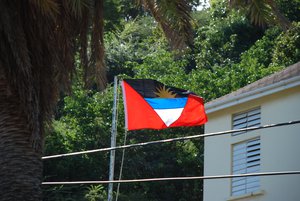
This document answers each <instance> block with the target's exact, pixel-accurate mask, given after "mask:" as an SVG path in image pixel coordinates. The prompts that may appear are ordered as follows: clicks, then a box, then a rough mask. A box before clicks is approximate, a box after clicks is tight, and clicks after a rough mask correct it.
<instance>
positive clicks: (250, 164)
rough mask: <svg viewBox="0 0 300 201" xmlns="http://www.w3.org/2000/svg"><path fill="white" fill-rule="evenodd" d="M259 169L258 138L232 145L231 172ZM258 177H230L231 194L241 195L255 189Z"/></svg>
mask: <svg viewBox="0 0 300 201" xmlns="http://www.w3.org/2000/svg"><path fill="white" fill-rule="evenodd" d="M259 170H260V138H256V139H253V140H249V141H247V142H244V143H239V144H236V145H234V146H233V162H232V173H233V174H246V173H255V172H259ZM259 187H260V184H259V177H258V176H253V177H237V178H233V179H232V188H231V189H232V195H233V196H234V195H243V194H247V193H251V192H254V191H257V190H258V189H259Z"/></svg>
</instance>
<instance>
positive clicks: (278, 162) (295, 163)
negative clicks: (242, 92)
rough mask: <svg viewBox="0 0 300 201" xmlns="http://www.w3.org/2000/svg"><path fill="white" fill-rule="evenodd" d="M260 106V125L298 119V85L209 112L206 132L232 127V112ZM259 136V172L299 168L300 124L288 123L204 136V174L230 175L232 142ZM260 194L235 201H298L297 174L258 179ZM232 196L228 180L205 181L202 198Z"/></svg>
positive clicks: (211, 199) (213, 199)
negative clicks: (246, 131) (287, 124)
mask: <svg viewBox="0 0 300 201" xmlns="http://www.w3.org/2000/svg"><path fill="white" fill-rule="evenodd" d="M258 106H260V107H261V125H266V124H272V123H281V122H287V121H292V120H300V86H297V87H294V88H291V89H287V90H285V91H281V92H277V93H275V94H273V95H268V96H265V97H262V98H259V99H255V100H252V101H249V102H246V103H242V104H239V105H235V106H232V107H230V108H226V109H223V110H220V111H216V112H213V113H210V114H208V120H209V121H208V123H207V124H206V125H205V133H211V132H216V131H225V130H230V129H232V127H231V124H232V114H235V113H238V112H243V111H246V110H248V109H252V108H255V107H258ZM257 136H260V139H261V172H269V171H288V170H298V171H299V170H300V159H299V154H300V125H299V124H296V125H290V126H283V127H276V128H269V129H262V130H258V131H251V132H248V133H246V134H241V135H238V136H231V135H230V134H228V135H221V136H216V137H208V138H205V148H204V175H223V174H231V173H232V172H231V164H232V161H231V160H232V152H231V148H232V144H235V143H239V142H243V141H245V140H248V139H251V138H254V137H257ZM260 185H261V190H262V191H261V192H260V193H262V194H261V195H256V196H251V197H248V198H242V199H237V200H243V201H248V200H255V201H297V200H300V175H285V176H269V177H261V178H260ZM230 198H232V197H231V179H220V180H205V181H204V201H223V200H229V199H230Z"/></svg>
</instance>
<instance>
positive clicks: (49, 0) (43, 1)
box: [30, 0, 60, 17]
mask: <svg viewBox="0 0 300 201" xmlns="http://www.w3.org/2000/svg"><path fill="white" fill-rule="evenodd" d="M30 3H31V4H32V5H34V6H35V7H37V8H38V9H39V10H40V12H41V13H42V14H43V15H47V16H51V17H55V16H56V15H57V14H58V13H59V9H60V8H59V4H58V3H57V2H56V0H30Z"/></svg>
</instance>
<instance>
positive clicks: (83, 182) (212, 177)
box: [42, 171, 300, 185]
mask: <svg viewBox="0 0 300 201" xmlns="http://www.w3.org/2000/svg"><path fill="white" fill-rule="evenodd" d="M296 174H300V171H279V172H261V173H248V174H234V175H215V176H196V177H166V178H149V179H128V180H113V181H63V182H42V184H43V185H75V184H109V183H135V182H155V181H177V180H200V179H203V180H208V179H210V180H211V179H227V178H237V177H254V176H274V175H278V176H279V175H296Z"/></svg>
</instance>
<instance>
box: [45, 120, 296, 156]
mask: <svg viewBox="0 0 300 201" xmlns="http://www.w3.org/2000/svg"><path fill="white" fill-rule="evenodd" d="M299 123H300V120H295V121H288V122H284V123H277V124H269V125H263V126H255V127H249V128H242V129H235V130H227V131H220V132H213V133H207V134H200V135H191V136H185V137H177V138H170V139H165V140H156V141H149V142H142V143H136V144H128V145H123V146H118V147H109V148H102V149H93V150H87V151H78V152H72V153H66V154H57V155H51V156H44V157H42V159H43V160H45V159H51V158H61V157H66V156H75V155H80V154H89V153H95V152H103V151H111V150H117V149H126V148H132V147H140V146H146V145H153V144H161V143H166V142H176V141H183V140H191V139H196V138H201V137H213V136H219V135H226V134H230V133H237V132H242V131H253V130H260V129H265V128H273V127H280V126H287V125H293V124H299Z"/></svg>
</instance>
